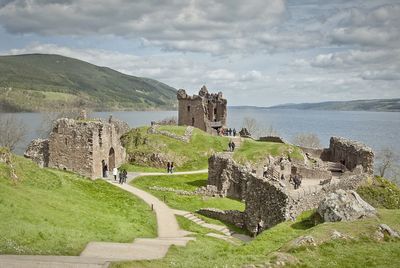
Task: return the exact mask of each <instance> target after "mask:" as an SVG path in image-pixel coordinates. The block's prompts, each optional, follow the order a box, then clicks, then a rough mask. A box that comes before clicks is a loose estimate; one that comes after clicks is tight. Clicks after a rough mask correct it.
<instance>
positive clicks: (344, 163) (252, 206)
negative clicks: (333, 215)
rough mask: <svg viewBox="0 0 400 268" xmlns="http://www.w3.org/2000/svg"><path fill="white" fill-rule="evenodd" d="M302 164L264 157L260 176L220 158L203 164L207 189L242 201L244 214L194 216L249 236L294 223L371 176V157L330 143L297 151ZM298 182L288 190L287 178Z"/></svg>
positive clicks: (337, 141)
mask: <svg viewBox="0 0 400 268" xmlns="http://www.w3.org/2000/svg"><path fill="white" fill-rule="evenodd" d="M303 154H304V160H301V161H299V160H298V159H290V158H289V157H285V156H281V157H277V158H274V157H271V156H269V157H268V158H267V159H266V160H265V162H264V163H262V164H266V165H267V166H268V171H267V172H266V173H267V174H263V170H262V169H261V170H260V169H258V170H257V169H256V170H255V169H254V167H252V168H249V167H245V166H243V165H240V164H238V163H236V162H235V161H234V160H233V159H232V156H231V155H229V154H225V153H219V154H216V155H213V156H212V157H210V159H209V171H208V183H207V184H208V185H207V187H205V188H206V189H207V188H209V189H213V191H214V192H217V193H218V195H220V196H226V197H231V198H235V199H240V200H244V201H245V204H246V207H245V211H244V212H240V211H235V210H227V211H221V210H217V209H201V210H199V211H198V213H200V214H202V215H205V216H208V217H213V218H217V219H220V220H223V221H226V222H229V223H231V224H234V225H236V226H238V227H240V228H244V229H247V230H248V231H249V232H250V233H253V234H259V233H260V232H262V231H263V230H265V229H268V228H271V227H273V226H274V225H276V224H278V223H280V222H283V221H286V220H294V219H295V218H296V217H297V216H298V215H300V214H301V213H302V212H303V211H306V210H310V209H314V208H317V206H318V204H319V203H320V202H321V201H322V199H323V198H324V197H325V196H326V195H327V194H328V193H330V192H333V191H335V190H338V189H343V190H356V189H357V187H358V186H359V185H360V184H361V183H362V182H363V181H364V180H365V179H366V178H368V177H370V176H372V175H373V169H372V167H373V161H374V153H373V151H372V150H371V149H370V148H369V147H367V146H365V145H363V144H361V143H358V142H355V141H351V140H347V139H344V138H339V137H332V138H331V140H330V146H329V148H326V149H310V148H303ZM294 175H297V176H301V177H302V178H303V179H302V186H301V187H300V188H299V189H297V190H296V189H294V188H293V186H292V185H291V183H290V177H291V176H294Z"/></svg>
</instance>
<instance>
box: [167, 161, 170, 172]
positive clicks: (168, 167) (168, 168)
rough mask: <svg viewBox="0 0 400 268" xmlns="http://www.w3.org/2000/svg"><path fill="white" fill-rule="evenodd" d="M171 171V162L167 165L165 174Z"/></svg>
mask: <svg viewBox="0 0 400 268" xmlns="http://www.w3.org/2000/svg"><path fill="white" fill-rule="evenodd" d="M170 171H171V162H168V163H167V173H169V172H170Z"/></svg>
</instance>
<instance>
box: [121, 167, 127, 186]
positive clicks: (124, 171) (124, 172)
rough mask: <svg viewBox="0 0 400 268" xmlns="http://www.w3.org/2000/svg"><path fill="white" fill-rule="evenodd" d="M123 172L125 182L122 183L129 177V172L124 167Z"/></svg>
mask: <svg viewBox="0 0 400 268" xmlns="http://www.w3.org/2000/svg"><path fill="white" fill-rule="evenodd" d="M122 173H123V176H122V178H123V182H122V183H126V179H127V178H128V172H127V171H126V169H124V170H123V171H122Z"/></svg>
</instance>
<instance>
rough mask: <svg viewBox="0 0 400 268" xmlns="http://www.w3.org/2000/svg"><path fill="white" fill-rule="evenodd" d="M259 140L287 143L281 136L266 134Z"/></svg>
mask: <svg viewBox="0 0 400 268" xmlns="http://www.w3.org/2000/svg"><path fill="white" fill-rule="evenodd" d="M258 140H259V141H265V142H276V143H285V141H284V140H283V139H282V138H281V137H279V136H265V137H260V138H259V139H258Z"/></svg>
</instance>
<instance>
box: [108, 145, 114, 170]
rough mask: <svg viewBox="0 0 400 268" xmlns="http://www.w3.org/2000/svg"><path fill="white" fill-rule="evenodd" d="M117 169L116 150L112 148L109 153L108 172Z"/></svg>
mask: <svg viewBox="0 0 400 268" xmlns="http://www.w3.org/2000/svg"><path fill="white" fill-rule="evenodd" d="M114 167H115V151H114V148H112V147H111V149H110V152H109V153H108V170H110V171H112V170H113V168H114Z"/></svg>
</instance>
